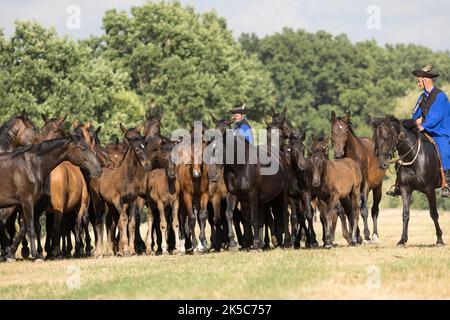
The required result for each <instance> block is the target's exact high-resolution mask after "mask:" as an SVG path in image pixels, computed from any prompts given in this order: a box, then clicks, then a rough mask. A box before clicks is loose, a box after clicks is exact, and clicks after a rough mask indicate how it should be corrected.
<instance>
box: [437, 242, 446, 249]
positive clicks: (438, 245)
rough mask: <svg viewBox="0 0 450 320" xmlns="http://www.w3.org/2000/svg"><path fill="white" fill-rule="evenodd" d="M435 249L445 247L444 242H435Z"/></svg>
mask: <svg viewBox="0 0 450 320" xmlns="http://www.w3.org/2000/svg"><path fill="white" fill-rule="evenodd" d="M436 247H438V248H439V247H445V243H444V242H436Z"/></svg>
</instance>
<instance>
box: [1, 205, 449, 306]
mask: <svg viewBox="0 0 450 320" xmlns="http://www.w3.org/2000/svg"><path fill="white" fill-rule="evenodd" d="M379 221H380V227H379V229H380V237H381V239H380V243H379V244H378V245H369V244H365V245H362V246H359V247H356V248H354V247H347V246H346V245H344V240H343V239H342V237H341V231H340V230H341V229H340V226H339V225H338V228H337V242H338V243H339V244H340V246H338V247H337V248H334V249H332V250H324V249H317V250H305V249H301V250H293V249H289V250H281V249H277V250H272V251H269V252H260V253H248V252H238V253H231V252H230V253H229V252H223V253H220V254H206V255H195V256H169V255H167V256H159V257H155V256H140V257H132V258H115V257H111V258H105V259H101V260H96V259H94V258H91V259H82V260H75V259H72V260H64V261H45V262H42V263H32V262H29V261H17V262H15V263H1V264H0V299H110V298H111V299H449V298H450V276H449V275H450V215H449V214H448V213H443V212H441V219H440V222H441V227H442V229H443V232H444V241H447V242H449V246H446V247H435V246H434V243H435V241H436V238H435V235H434V233H435V232H434V226H433V222H432V220H431V218H430V217H429V214H428V212H425V211H414V212H412V215H411V220H410V229H409V231H410V232H409V243H408V246H407V247H406V248H404V247H397V246H396V242H397V241H398V240H399V238H400V234H401V211H400V209H384V210H382V212H381V213H380V219H379ZM315 227H316V231H318V234H319V235H320V236H321V228H320V225H319V224H316V226H315ZM144 228H145V227H144ZM71 266H77V267H79V268H80V270H81V275H80V279H81V283H80V288H79V289H69V288H68V286H67V284H66V281H67V278H68V274H69V273H68V272H69V271H68V270H69V269H70V268H71ZM373 270H379V273H375V274H374V273H373ZM377 275H379V277H378V276H377ZM376 279H379V282H378V281H376Z"/></svg>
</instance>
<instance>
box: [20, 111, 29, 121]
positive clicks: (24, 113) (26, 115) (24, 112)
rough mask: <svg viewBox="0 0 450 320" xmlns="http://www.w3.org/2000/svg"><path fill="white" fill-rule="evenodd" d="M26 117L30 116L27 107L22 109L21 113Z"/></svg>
mask: <svg viewBox="0 0 450 320" xmlns="http://www.w3.org/2000/svg"><path fill="white" fill-rule="evenodd" d="M20 115H21V116H22V117H23V118H24V119H27V118H28V113H27V110H25V109H22V112H21V114H20Z"/></svg>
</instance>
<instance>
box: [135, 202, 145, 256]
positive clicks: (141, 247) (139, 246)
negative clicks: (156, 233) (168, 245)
mask: <svg viewBox="0 0 450 320" xmlns="http://www.w3.org/2000/svg"><path fill="white" fill-rule="evenodd" d="M136 205H137V213H136V238H135V239H136V241H135V247H136V253H137V254H141V253H143V252H145V250H146V249H147V248H146V246H145V242H144V240H143V239H142V237H141V232H140V230H141V229H140V228H141V227H140V226H141V213H142V209H143V208H144V205H145V199H144V198H141V197H138V199H137V203H136Z"/></svg>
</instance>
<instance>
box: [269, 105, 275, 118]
mask: <svg viewBox="0 0 450 320" xmlns="http://www.w3.org/2000/svg"><path fill="white" fill-rule="evenodd" d="M270 112H271V113H272V117H273V116H275V115H276V112H275V110H274V109H273V107H270Z"/></svg>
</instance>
